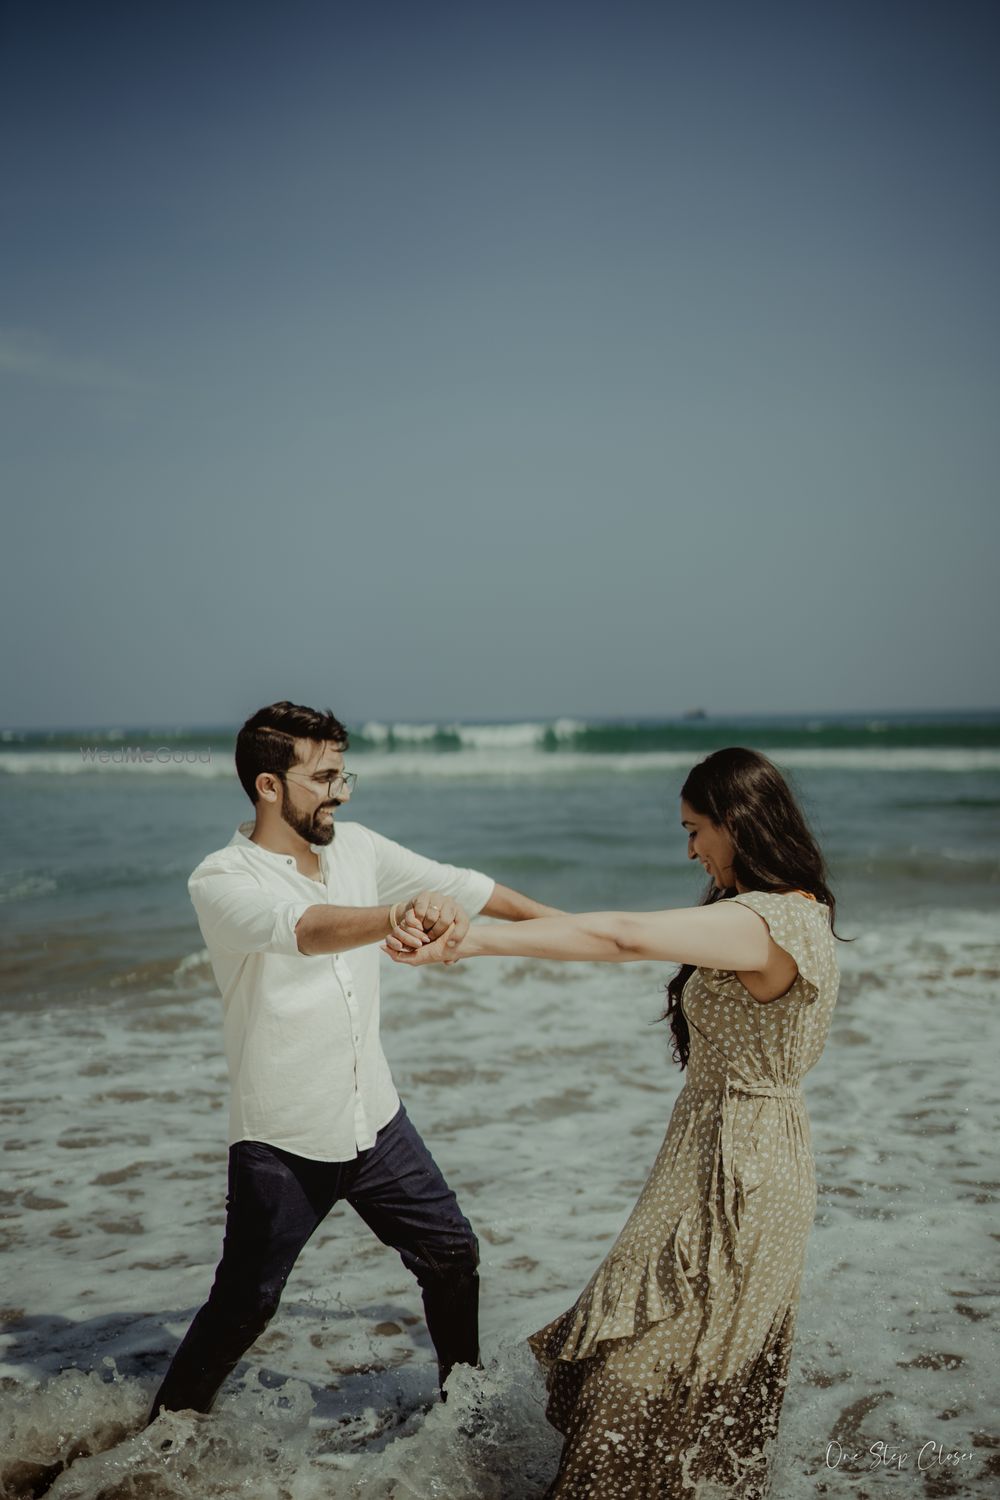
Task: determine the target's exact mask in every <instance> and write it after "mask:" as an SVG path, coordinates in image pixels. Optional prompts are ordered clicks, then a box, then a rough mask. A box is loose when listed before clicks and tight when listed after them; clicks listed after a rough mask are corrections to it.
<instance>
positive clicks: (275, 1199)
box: [149, 1141, 343, 1422]
mask: <svg viewBox="0 0 1000 1500" xmlns="http://www.w3.org/2000/svg"><path fill="white" fill-rule="evenodd" d="M342 1166H343V1164H342V1163H340V1162H317V1161H309V1160H307V1159H306V1158H304V1157H301V1156H293V1155H292V1153H291V1152H288V1151H280V1150H278V1148H277V1147H275V1146H267V1145H264V1144H263V1143H261V1142H259V1141H239V1142H238V1143H237V1144H236V1145H234V1146H231V1147H230V1151H229V1196H228V1198H227V1199H226V1208H227V1216H226V1235H225V1242H224V1244H223V1247H222V1259H221V1260H220V1262H219V1265H218V1269H217V1270H216V1273H215V1281H214V1283H213V1285H212V1290H211V1292H210V1294H209V1298H208V1301H207V1302H206V1303H205V1305H204V1307H203V1308H201V1310H200V1311H199V1312H198V1313H197V1314H196V1315H195V1318H194V1321H193V1322H192V1324H191V1327H190V1328H189V1329H188V1331H187V1333H186V1335H185V1337H184V1339H183V1341H182V1343H181V1345H180V1347H179V1348H178V1350H177V1353H176V1354H175V1355H174V1357H173V1360H172V1361H171V1365H170V1368H169V1370H168V1371H167V1374H166V1377H165V1378H164V1381H163V1384H162V1385H161V1386H160V1389H159V1390H158V1391H157V1393H156V1397H155V1399H154V1401H153V1408H152V1411H151V1413H150V1416H149V1421H150V1422H152V1421H154V1420H155V1418H156V1417H157V1416H158V1415H159V1413H160V1412H161V1411H162V1410H164V1409H166V1410H168V1411H180V1410H186V1409H192V1410H194V1411H208V1410H209V1408H210V1407H211V1405H212V1401H213V1400H214V1398H215V1394H216V1392H217V1391H218V1389H219V1386H220V1385H221V1384H222V1382H223V1381H224V1380H225V1378H226V1376H227V1375H229V1374H230V1373H231V1372H232V1371H233V1370H234V1369H235V1367H236V1365H237V1364H238V1363H239V1361H240V1360H241V1359H242V1357H243V1355H244V1354H245V1353H246V1351H247V1350H248V1349H249V1347H250V1345H251V1344H252V1343H253V1342H254V1341H255V1340H256V1339H258V1338H259V1337H260V1335H261V1334H262V1333H263V1331H264V1329H265V1328H266V1327H267V1325H268V1323H269V1322H270V1321H271V1319H272V1317H273V1316H274V1314H275V1312H276V1310H277V1307H278V1302H279V1300H280V1297H281V1293H282V1290H283V1289H284V1285H285V1282H286V1281H287V1280H288V1276H289V1273H290V1271H291V1269H292V1267H293V1266H294V1264H295V1262H296V1260H297V1258H298V1255H299V1252H300V1250H301V1249H302V1247H303V1245H304V1244H305V1243H306V1241H307V1240H308V1239H309V1236H310V1235H311V1234H312V1233H313V1231H314V1229H315V1228H316V1226H317V1225H318V1224H319V1223H320V1221H321V1220H322V1219H323V1218H325V1216H326V1214H328V1213H329V1211H330V1209H331V1208H332V1207H333V1205H334V1203H335V1202H336V1201H337V1198H338V1197H339V1196H340V1189H341V1180H342V1179H341V1170H342Z"/></svg>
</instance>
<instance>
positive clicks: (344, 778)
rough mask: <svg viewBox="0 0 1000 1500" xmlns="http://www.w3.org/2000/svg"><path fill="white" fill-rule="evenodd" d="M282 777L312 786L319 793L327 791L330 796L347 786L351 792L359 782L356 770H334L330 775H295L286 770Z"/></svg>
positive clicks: (335, 794)
mask: <svg viewBox="0 0 1000 1500" xmlns="http://www.w3.org/2000/svg"><path fill="white" fill-rule="evenodd" d="M281 779H282V781H300V782H301V783H302V785H303V786H311V787H312V789H313V791H315V792H316V793H317V794H318V795H320V796H322V795H323V794H324V793H325V794H326V795H327V796H328V797H336V796H337V794H338V793H339V792H342V791H343V790H344V788H345V787H346V788H347V791H348V792H349V793H350V792H353V790H354V788H355V787H356V786H357V784H358V774H357V772H356V771H332V772H331V773H330V775H329V776H293V775H292V773H291V772H290V771H286V772H285V773H284V775H283V776H282V778H281Z"/></svg>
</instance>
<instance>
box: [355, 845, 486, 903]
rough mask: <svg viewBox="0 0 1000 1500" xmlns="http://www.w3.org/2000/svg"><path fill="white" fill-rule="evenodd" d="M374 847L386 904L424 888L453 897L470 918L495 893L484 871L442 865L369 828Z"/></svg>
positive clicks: (380, 890)
mask: <svg viewBox="0 0 1000 1500" xmlns="http://www.w3.org/2000/svg"><path fill="white" fill-rule="evenodd" d="M366 832H367V833H368V836H369V838H370V839H371V841H372V843H373V845H374V848H375V881H376V885H377V888H378V899H379V901H384V902H386V903H391V902H393V901H404V900H406V898H407V897H408V896H416V895H417V894H418V892H420V891H423V890H432V891H441V893H442V894H443V895H445V896H451V897H452V898H453V900H455V901H457V902H458V904H459V906H461V908H462V910H463V911H465V912H466V913H467V914H468V915H469V916H470V917H474V916H476V915H477V913H478V912H481V911H482V909H483V907H484V906H485V905H486V903H487V902H488V901H489V899H490V897H491V896H492V894H493V888H494V886H495V884H496V882H495V881H494V880H493V878H492V876H490V875H484V874H483V872H482V871H481V870H469V869H465V868H463V867H461V866H459V865H442V864H438V862H437V861H436V860H433V859H425V858H424V856H423V855H422V854H414V852H413V850H412V849H406V848H404V847H403V845H402V844H395V843H393V841H392V839H387V838H383V836H382V834H380V833H375V832H374V830H373V829H371V828H369V829H367V830H366Z"/></svg>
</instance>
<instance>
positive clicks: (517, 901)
mask: <svg viewBox="0 0 1000 1500" xmlns="http://www.w3.org/2000/svg"><path fill="white" fill-rule="evenodd" d="M482 915H483V916H484V917H499V918H500V919H501V920H502V921H504V922H526V921H529V920H531V918H533V917H560V916H562V915H563V912H562V911H561V909H560V908H559V907H558V906H543V905H542V903H541V902H540V901H532V899H531V897H530V896H522V895H521V892H520V891H512V890H511V888H510V886H509V885H500V884H499V883H498V884H497V885H495V886H494V887H493V894H492V896H491V897H490V899H489V900H488V901H487V903H486V905H485V906H484V907H483V909H482Z"/></svg>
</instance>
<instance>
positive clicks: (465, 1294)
mask: <svg viewBox="0 0 1000 1500" xmlns="http://www.w3.org/2000/svg"><path fill="white" fill-rule="evenodd" d="M347 744H348V736H347V731H346V730H345V728H344V726H343V725H342V724H341V723H340V722H339V721H338V720H337V719H336V718H334V716H333V714H332V713H330V712H329V711H327V712H325V713H319V712H316V711H315V710H313V709H309V708H302V707H300V706H298V705H296V704H293V703H288V702H283V703H274V704H272V705H271V706H270V707H269V708H263V709H261V710H260V711H259V712H258V713H256V714H254V715H253V716H252V718H250V719H248V720H247V722H246V723H245V724H244V725H243V728H242V729H241V730H240V732H239V735H238V737H237V741H236V770H237V774H238V775H239V778H240V781H241V783H242V785H243V788H244V790H245V791H246V793H247V795H248V796H249V798H250V800H251V802H252V803H253V805H254V811H255V818H254V821H253V823H252V824H251V823H249V822H248V823H244V824H242V825H241V826H240V828H239V830H238V831H237V832H236V833H235V834H234V835H233V838H232V839H231V840H230V842H229V843H228V844H227V845H226V847H225V848H223V849H219V850H217V851H216V852H215V853H214V854H209V855H208V856H207V857H206V858H205V859H203V860H202V862H201V864H199V865H198V867H197V869H196V870H195V871H194V872H193V874H192V875H191V878H190V880H189V881H188V889H189V891H190V894H191V899H192V901H193V903H194V907H195V911H196V913H197V916H198V922H199V925H200V927H201V931H202V935H203V937H204V939H205V945H206V947H207V949H208V953H209V957H210V959H211V961H212V968H213V971H214V973H215V978H216V981H217V983H218V986H219V990H220V993H221V995H222V1004H223V1011H224V1033H225V1045H226V1057H227V1060H228V1064H229V1075H230V1085H231V1102H230V1116H229V1143H230V1144H229V1194H228V1197H227V1200H226V1208H227V1217H226V1231H225V1239H224V1243H223V1249H222V1259H221V1260H220V1262H219V1265H218V1268H217V1270H216V1273H215V1281H214V1283H213V1286H212V1290H211V1293H210V1295H209V1298H208V1301H207V1302H206V1303H205V1305H204V1307H202V1308H201V1310H200V1311H199V1312H198V1313H197V1315H196V1316H195V1318H194V1321H193V1322H192V1324H191V1327H190V1328H189V1330H188V1332H187V1334H186V1335H185V1337H184V1340H183V1341H182V1343H181V1345H180V1347H179V1348H178V1350H177V1352H176V1354H175V1355H174V1358H173V1361H172V1363H171V1365H170V1368H169V1370H168V1371H167V1374H166V1377H165V1379H164V1381H163V1384H162V1385H161V1387H160V1389H159V1391H158V1392H157V1394H156V1397H155V1399H154V1402H153V1407H152V1411H151V1414H150V1417H149V1420H150V1421H153V1420H154V1419H155V1417H156V1416H157V1415H158V1414H159V1412H160V1411H161V1410H163V1409H167V1410H179V1409H182V1408H183V1409H193V1410H195V1411H202V1412H204V1411H208V1410H209V1409H210V1407H211V1404H212V1402H213V1400H214V1398H215V1395H216V1392H217V1391H218V1389H219V1386H220V1385H221V1384H222V1382H223V1380H225V1378H226V1376H227V1375H229V1374H230V1372H231V1371H232V1370H233V1369H234V1367H235V1366H236V1364H237V1363H238V1362H239V1360H240V1359H241V1358H242V1356H243V1354H244V1353H245V1352H246V1350H247V1349H248V1348H249V1347H250V1345H251V1344H252V1343H253V1342H254V1341H255V1340H256V1339H257V1338H258V1337H259V1336H260V1334H261V1333H263V1331H264V1329H265V1328H266V1327H267V1325H268V1323H269V1322H270V1320H271V1318H272V1317H273V1316H274V1313H275V1311H276V1309H277V1306H278V1301H279V1298H280V1296H281V1293H282V1290H283V1288H284V1285H285V1282H286V1280H287V1279H288V1275H289V1273H290V1272H291V1270H292V1267H293V1266H294V1264H295V1261H296V1259H297V1257H298V1255H299V1252H300V1251H301V1249H302V1247H303V1246H304V1245H305V1243H306V1241H307V1240H308V1239H309V1237H310V1235H311V1234H312V1233H313V1231H314V1230H315V1229H316V1227H317V1225H318V1224H319V1223H320V1222H321V1221H322V1220H323V1218H324V1217H325V1216H326V1214H327V1213H329V1211H330V1209H331V1208H332V1207H333V1205H334V1204H335V1203H336V1202H337V1201H338V1200H339V1199H341V1198H345V1199H346V1200H347V1202H348V1203H350V1205H351V1206H352V1208H354V1209H356V1210H357V1212H358V1213H359V1214H360V1215H361V1217H362V1218H363V1219H364V1220H365V1222H366V1223H367V1224H368V1225H369V1226H370V1227H371V1229H372V1230H373V1231H374V1233H375V1234H376V1235H378V1237H379V1239H380V1240H382V1241H383V1242H384V1243H385V1244H387V1245H392V1246H393V1248H394V1249H396V1250H398V1251H399V1254H400V1256H401V1258H402V1260H403V1263H404V1265H405V1266H406V1267H407V1268H408V1269H409V1270H410V1271H412V1272H413V1274H414V1275H415V1276H416V1278H417V1281H418V1282H419V1284H420V1287H421V1292H422V1296H423V1303H424V1312H425V1315H426V1318H427V1327H428V1330H429V1332H430V1335H431V1340H432V1342H433V1344H434V1348H435V1351H436V1354H437V1359H438V1374H439V1380H440V1383H441V1385H442V1387H443V1385H444V1382H445V1380H446V1379H447V1377H448V1373H449V1371H450V1370H451V1369H452V1367H453V1366H454V1365H455V1364H473V1365H474V1364H476V1363H478V1360H479V1335H478V1305H479V1273H478V1270H477V1266H478V1262H479V1247H478V1241H477V1239H476V1236H475V1235H474V1234H473V1232H472V1228H471V1226H470V1224H469V1222H468V1220H467V1219H466V1218H465V1216H464V1215H463V1213H462V1212H461V1210H460V1209H459V1206H458V1203H457V1201H456V1198H455V1195H454V1193H453V1192H452V1191H451V1189H450V1188H449V1187H448V1185H447V1183H446V1182H445V1180H444V1178H443V1176H442V1175H441V1172H440V1170H439V1168H438V1167H437V1165H436V1164H435V1162H434V1160H433V1158H432V1157H431V1155H430V1153H429V1151H428V1150H427V1147H426V1146H425V1145H424V1143H423V1141H422V1140H421V1138H420V1136H419V1135H418V1133H417V1131H416V1130H415V1128H414V1126H413V1125H412V1124H411V1122H410V1120H409V1118H408V1117H407V1114H406V1110H405V1109H404V1107H403V1105H402V1104H401V1103H400V1099H399V1095H398V1094H397V1093H396V1089H395V1086H394V1084H393V1081H392V1075H391V1074H390V1071H389V1066H388V1063H387V1062H386V1059H385V1055H384V1053H383V1051H382V1045H381V1042H380V1039H379V962H380V960H379V946H378V945H379V944H380V943H381V942H382V941H383V940H384V939H385V938H386V937H387V936H388V935H389V934H390V933H392V934H394V935H395V939H396V940H397V941H400V942H404V943H409V944H410V945H412V946H417V945H419V944H421V943H423V942H425V941H427V940H433V939H435V938H437V937H440V936H442V935H443V934H444V933H446V932H447V931H448V929H449V927H451V928H452V929H453V930H452V932H451V938H453V939H454V940H455V941H456V943H457V942H458V941H460V940H461V938H462V937H463V936H464V934H465V932H466V931H467V930H468V922H469V919H468V915H467V913H471V914H473V915H475V913H477V912H480V911H481V912H484V913H486V915H488V916H493V917H502V918H505V919H507V920H510V921H519V920H522V919H524V918H527V917H536V916H543V915H546V914H550V913H551V912H552V910H553V909H552V908H551V907H546V906H541V905H539V904H538V902H536V901H531V900H529V898H528V897H527V896H522V895H519V894H518V892H516V891H512V890H509V889H508V888H507V887H506V886H502V885H498V884H496V883H495V882H494V881H493V880H491V879H490V877H489V876H488V875H484V874H481V873H480V872H479V871H477V870H467V869H458V868H456V867H455V866H453V865H442V864H437V863H435V862H434V861H432V860H429V859H424V858H422V857H421V856H420V855H418V854H414V853H412V852H411V851H410V850H408V849H404V848H402V847H401V846H400V845H399V844H395V843H393V842H391V840H389V839H385V838H383V837H382V836H381V835H380V834H377V833H375V832H373V831H372V830H371V829H368V828H365V827H363V826H362V825H361V824H360V823H347V824H345V825H343V826H342V827H341V828H340V830H339V832H337V834H336V838H335V837H334V833H335V826H334V814H335V812H336V809H337V808H338V807H341V806H342V805H343V804H344V803H346V802H348V801H349V800H350V792H351V786H352V784H353V782H354V780H355V779H356V778H355V777H354V776H352V774H351V773H350V772H348V771H345V770H344V755H343V752H344V750H345V749H346V748H347ZM407 913H409V917H408V920H404V918H405V917H406V914H407ZM443 1395H444V1392H443V1390H442V1397H443Z"/></svg>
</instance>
